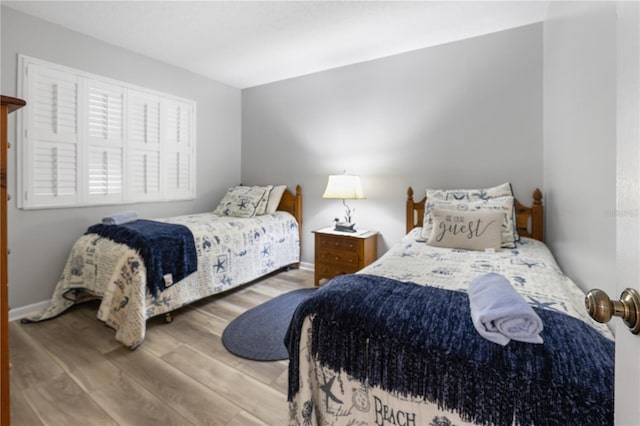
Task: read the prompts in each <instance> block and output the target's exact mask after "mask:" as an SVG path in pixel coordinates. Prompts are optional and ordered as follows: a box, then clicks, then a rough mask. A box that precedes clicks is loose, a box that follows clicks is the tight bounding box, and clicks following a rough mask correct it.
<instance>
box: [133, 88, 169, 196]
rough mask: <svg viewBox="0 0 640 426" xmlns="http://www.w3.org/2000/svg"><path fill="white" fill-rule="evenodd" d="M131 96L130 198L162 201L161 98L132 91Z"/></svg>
mask: <svg viewBox="0 0 640 426" xmlns="http://www.w3.org/2000/svg"><path fill="white" fill-rule="evenodd" d="M127 96H128V99H129V100H128V111H129V114H128V127H129V132H128V142H129V146H128V149H129V152H128V155H129V177H130V179H129V197H130V198H132V199H134V200H140V201H152V200H160V199H161V198H162V195H163V194H162V186H161V185H162V182H161V179H162V169H161V166H160V160H161V158H160V148H161V146H160V97H159V96H155V95H152V94H149V93H145V92H138V91H133V90H130V91H128V93H127Z"/></svg>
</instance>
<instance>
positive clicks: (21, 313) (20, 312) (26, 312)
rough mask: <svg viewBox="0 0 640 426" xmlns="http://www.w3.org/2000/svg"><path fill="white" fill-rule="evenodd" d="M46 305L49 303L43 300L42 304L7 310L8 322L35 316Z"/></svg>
mask: <svg viewBox="0 0 640 426" xmlns="http://www.w3.org/2000/svg"><path fill="white" fill-rule="evenodd" d="M48 304H49V301H48V300H44V301H42V302H38V303H33V304H31V305H27V306H21V307H19V308H11V309H10V310H9V321H17V320H20V319H22V318H26V317H28V316H31V315H35V314H37V313H39V312H40V311H42V310H43V309H44V308H46V307H47V305H48Z"/></svg>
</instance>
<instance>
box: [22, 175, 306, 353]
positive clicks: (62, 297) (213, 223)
mask: <svg viewBox="0 0 640 426" xmlns="http://www.w3.org/2000/svg"><path fill="white" fill-rule="evenodd" d="M230 192H231V190H230ZM232 201H233V202H236V201H239V202H240V203H242V204H244V203H245V201H246V200H245V199H242V200H240V199H237V200H236V199H233V200H232ZM223 202H224V199H223ZM223 202H221V205H222V203H223ZM276 203H277V206H278V207H277V210H276V209H274V210H276V211H275V212H273V213H269V214H261V215H253V216H251V217H237V215H236V216H229V215H225V214H216V213H201V214H194V215H187V216H178V217H171V218H166V219H156V221H159V222H162V223H167V224H177V225H183V226H184V227H186V228H188V230H189V231H191V234H192V235H193V241H194V243H195V254H196V256H197V270H196V272H194V273H191V274H190V275H188V276H186V277H185V278H184V279H181V280H176V282H173V281H172V280H168V281H167V282H166V288H164V289H163V290H162V291H154V292H151V291H149V285H148V284H149V283H150V277H149V276H148V275H150V274H149V268H147V267H145V266H146V265H145V262H144V261H143V258H142V257H141V254H140V252H139V251H137V250H135V249H133V248H131V247H129V246H128V245H126V244H122V243H116V242H114V241H112V240H110V239H108V238H104V237H102V236H101V235H98V234H96V233H92V232H89V233H87V234H85V235H83V236H82V237H80V238H79V239H78V240H77V241H76V243H75V244H74V245H73V248H72V249H71V253H70V254H69V257H68V260H67V263H66V265H65V267H64V270H63V272H62V275H61V277H60V279H59V281H58V283H57V285H56V288H55V290H54V293H53V296H52V298H51V301H50V303H49V305H48V306H47V307H46V308H45V309H44V310H43V311H42V312H40V313H39V314H38V315H36V316H33V317H31V318H29V319H28V320H27V321H42V320H45V319H50V318H54V317H56V316H57V315H60V314H61V313H63V312H64V311H65V310H67V309H68V308H69V307H71V306H73V305H75V304H77V303H81V302H85V301H88V300H92V299H101V302H100V306H99V309H98V313H97V317H98V319H99V320H101V321H103V322H104V323H105V324H106V325H108V326H109V327H111V328H113V329H115V330H116V335H115V338H116V340H118V341H120V342H122V343H123V344H124V345H125V346H127V347H129V348H131V349H134V348H136V347H137V346H138V345H140V344H141V343H142V342H143V340H144V336H145V329H146V328H145V327H146V320H147V319H149V318H152V317H154V316H157V315H162V314H170V313H171V311H173V310H176V309H178V308H180V307H182V306H185V305H187V304H189V303H192V302H194V301H196V300H199V299H202V298H204V297H207V296H210V295H213V294H216V293H220V292H223V291H226V290H229V289H231V288H234V287H237V286H239V285H242V284H246V283H248V282H250V281H253V280H255V279H257V278H259V277H261V276H264V275H266V274H268V273H271V272H274V271H276V270H278V269H281V268H284V267H289V266H294V267H298V266H299V262H300V238H301V223H302V192H301V189H300V186H298V187H297V188H296V190H295V193H293V192H290V191H288V190H284V192H283V193H282V197H281V198H280V200H279V203H278V202H276ZM216 211H218V209H217V210H216ZM111 226H112V225H108V226H106V227H105V228H107V229H108V228H110V227H111ZM112 229H115V228H112ZM165 277H166V276H165ZM163 287H165V286H163ZM152 293H155V294H152Z"/></svg>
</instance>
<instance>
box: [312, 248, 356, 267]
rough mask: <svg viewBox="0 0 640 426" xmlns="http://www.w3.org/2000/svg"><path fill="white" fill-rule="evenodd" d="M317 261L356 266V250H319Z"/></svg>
mask: <svg viewBox="0 0 640 426" xmlns="http://www.w3.org/2000/svg"><path fill="white" fill-rule="evenodd" d="M317 256H318V261H319V262H330V263H338V264H340V265H353V266H354V267H357V266H358V252H357V251H353V252H350V251H338V250H320V251H319V252H318V253H317Z"/></svg>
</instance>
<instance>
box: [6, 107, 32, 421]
mask: <svg viewBox="0 0 640 426" xmlns="http://www.w3.org/2000/svg"><path fill="white" fill-rule="evenodd" d="M0 102H1V104H2V116H1V117H0V131H2V138H1V143H0V145H1V146H0V187H1V188H0V189H1V191H0V192H1V193H2V194H1V195H0V246H1V247H0V251H1V254H0V256H1V259H0V316H1V318H0V406H1V407H2V409H0V424H1V425H2V426H9V425H10V423H11V414H10V405H11V404H10V401H11V399H10V396H9V393H10V389H9V388H10V383H9V381H10V379H9V369H10V365H9V317H8V316H9V314H8V312H9V303H8V297H9V293H8V288H7V286H8V284H7V278H8V275H7V255H8V249H7V230H8V228H7V201H8V198H9V196H8V194H7V149H8V146H9V142H8V140H7V121H8V117H7V116H8V115H9V114H11V113H12V112H14V111H15V110H17V109H20V108H22V107H23V106H25V105H26V104H27V103H26V102H25V101H24V100H22V99H18V98H12V97H10V96H4V95H0Z"/></svg>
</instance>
